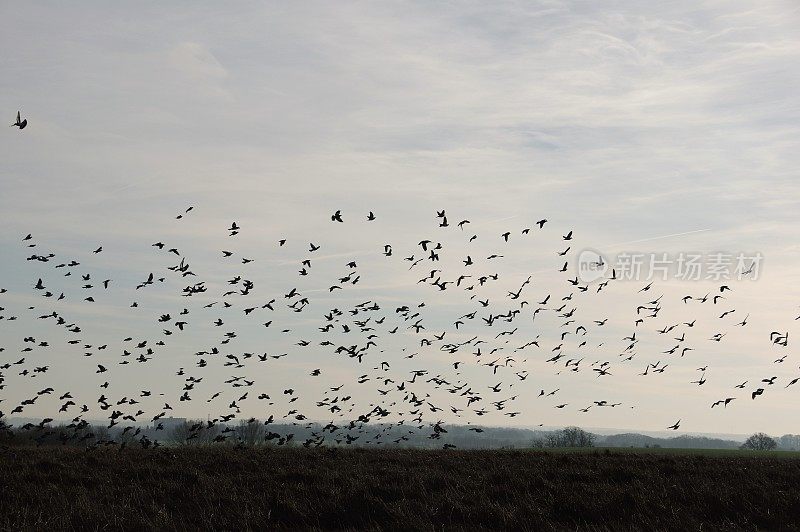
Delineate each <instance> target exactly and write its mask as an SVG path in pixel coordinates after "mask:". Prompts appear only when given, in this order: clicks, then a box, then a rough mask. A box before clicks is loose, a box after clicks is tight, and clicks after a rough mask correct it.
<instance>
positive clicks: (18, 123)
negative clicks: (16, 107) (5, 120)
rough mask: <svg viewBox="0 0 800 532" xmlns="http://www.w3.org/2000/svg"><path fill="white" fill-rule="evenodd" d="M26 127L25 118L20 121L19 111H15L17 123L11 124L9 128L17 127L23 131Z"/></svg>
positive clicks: (26, 121)
mask: <svg viewBox="0 0 800 532" xmlns="http://www.w3.org/2000/svg"><path fill="white" fill-rule="evenodd" d="M27 125H28V119H27V118H26V119H25V120H22V117H21V116H20V114H19V111H17V121H16V122H14V123H13V124H11V127H18V128H19V129H20V130H23V129H25V126H27Z"/></svg>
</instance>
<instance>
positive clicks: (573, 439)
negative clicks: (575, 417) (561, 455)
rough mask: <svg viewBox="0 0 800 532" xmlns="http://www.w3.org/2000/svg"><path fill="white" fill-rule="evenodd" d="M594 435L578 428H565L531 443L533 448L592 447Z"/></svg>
mask: <svg viewBox="0 0 800 532" xmlns="http://www.w3.org/2000/svg"><path fill="white" fill-rule="evenodd" d="M594 440H595V435H594V434H592V433H591V432H586V431H585V430H583V429H582V428H580V427H566V428H565V429H563V430H557V431H553V432H548V433H547V434H545V435H544V436H543V437H542V438H541V439H536V440H534V441H533V443H532V445H533V447H539V448H541V447H594Z"/></svg>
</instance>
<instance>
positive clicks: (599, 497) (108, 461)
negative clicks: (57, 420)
mask: <svg viewBox="0 0 800 532" xmlns="http://www.w3.org/2000/svg"><path fill="white" fill-rule="evenodd" d="M0 471H2V475H0V495H2V496H0V528H2V529H3V530H43V529H80V530H86V529H129V530H134V529H137V530H140V529H153V528H157V529H187V530H188V529H198V528H205V529H207V528H213V529H226V530H231V529H261V530H264V529H296V528H303V529H315V528H316V529H319V528H336V529H421V530H434V529H455V530H475V529H497V528H505V529H538V530H548V529H564V528H572V529H575V528H581V529H589V530H605V529H700V528H701V527H702V528H705V529H708V528H713V529H720V528H728V529H780V528H795V527H797V526H798V523H800V490H798V489H797V486H798V481H800V459H798V458H797V457H796V455H795V456H792V455H789V454H783V453H770V454H741V453H735V452H729V453H714V452H710V453H709V452H702V453H699V454H695V453H692V452H675V451H669V452H662V451H658V450H649V451H648V452H633V451H612V450H607V449H606V450H596V451H588V452H540V451H458V450H451V451H420V450H399V449H398V450H382V451H378V450H362V449H325V448H320V449H303V448H289V449H272V448H256V449H252V448H244V449H237V448H233V447H217V448H160V449H152V450H141V449H126V450H123V451H118V450H116V449H95V450H80V449H74V448H44V447H43V448H38V449H37V448H27V447H9V448H2V449H0Z"/></svg>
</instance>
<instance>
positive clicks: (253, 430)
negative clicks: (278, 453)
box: [234, 419, 266, 446]
mask: <svg viewBox="0 0 800 532" xmlns="http://www.w3.org/2000/svg"><path fill="white" fill-rule="evenodd" d="M234 431H235V432H234V434H235V435H236V439H237V440H238V441H239V442H240V443H243V444H245V445H251V446H255V445H258V444H260V443H261V442H263V440H264V435H265V434H266V432H265V431H264V426H263V425H262V424H261V423H260V422H259V421H257V420H255V419H253V420H249V421H245V420H243V419H242V420H240V421H239V425H237V427H236V428H235V429H234Z"/></svg>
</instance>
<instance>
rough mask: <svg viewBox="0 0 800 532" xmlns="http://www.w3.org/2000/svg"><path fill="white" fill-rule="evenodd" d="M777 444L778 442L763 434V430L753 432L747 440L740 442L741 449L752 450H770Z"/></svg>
mask: <svg viewBox="0 0 800 532" xmlns="http://www.w3.org/2000/svg"><path fill="white" fill-rule="evenodd" d="M777 446H778V443H777V442H776V441H775V440H773V439H772V438H770V437H769V436H767V435H766V434H764V433H763V432H757V433H756V434H753V435H752V436H750V437H749V438H747V441H746V442H744V443H743V444H742V447H741V448H742V449H749V450H752V451H771V450H773V449H775V448H776V447H777Z"/></svg>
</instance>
